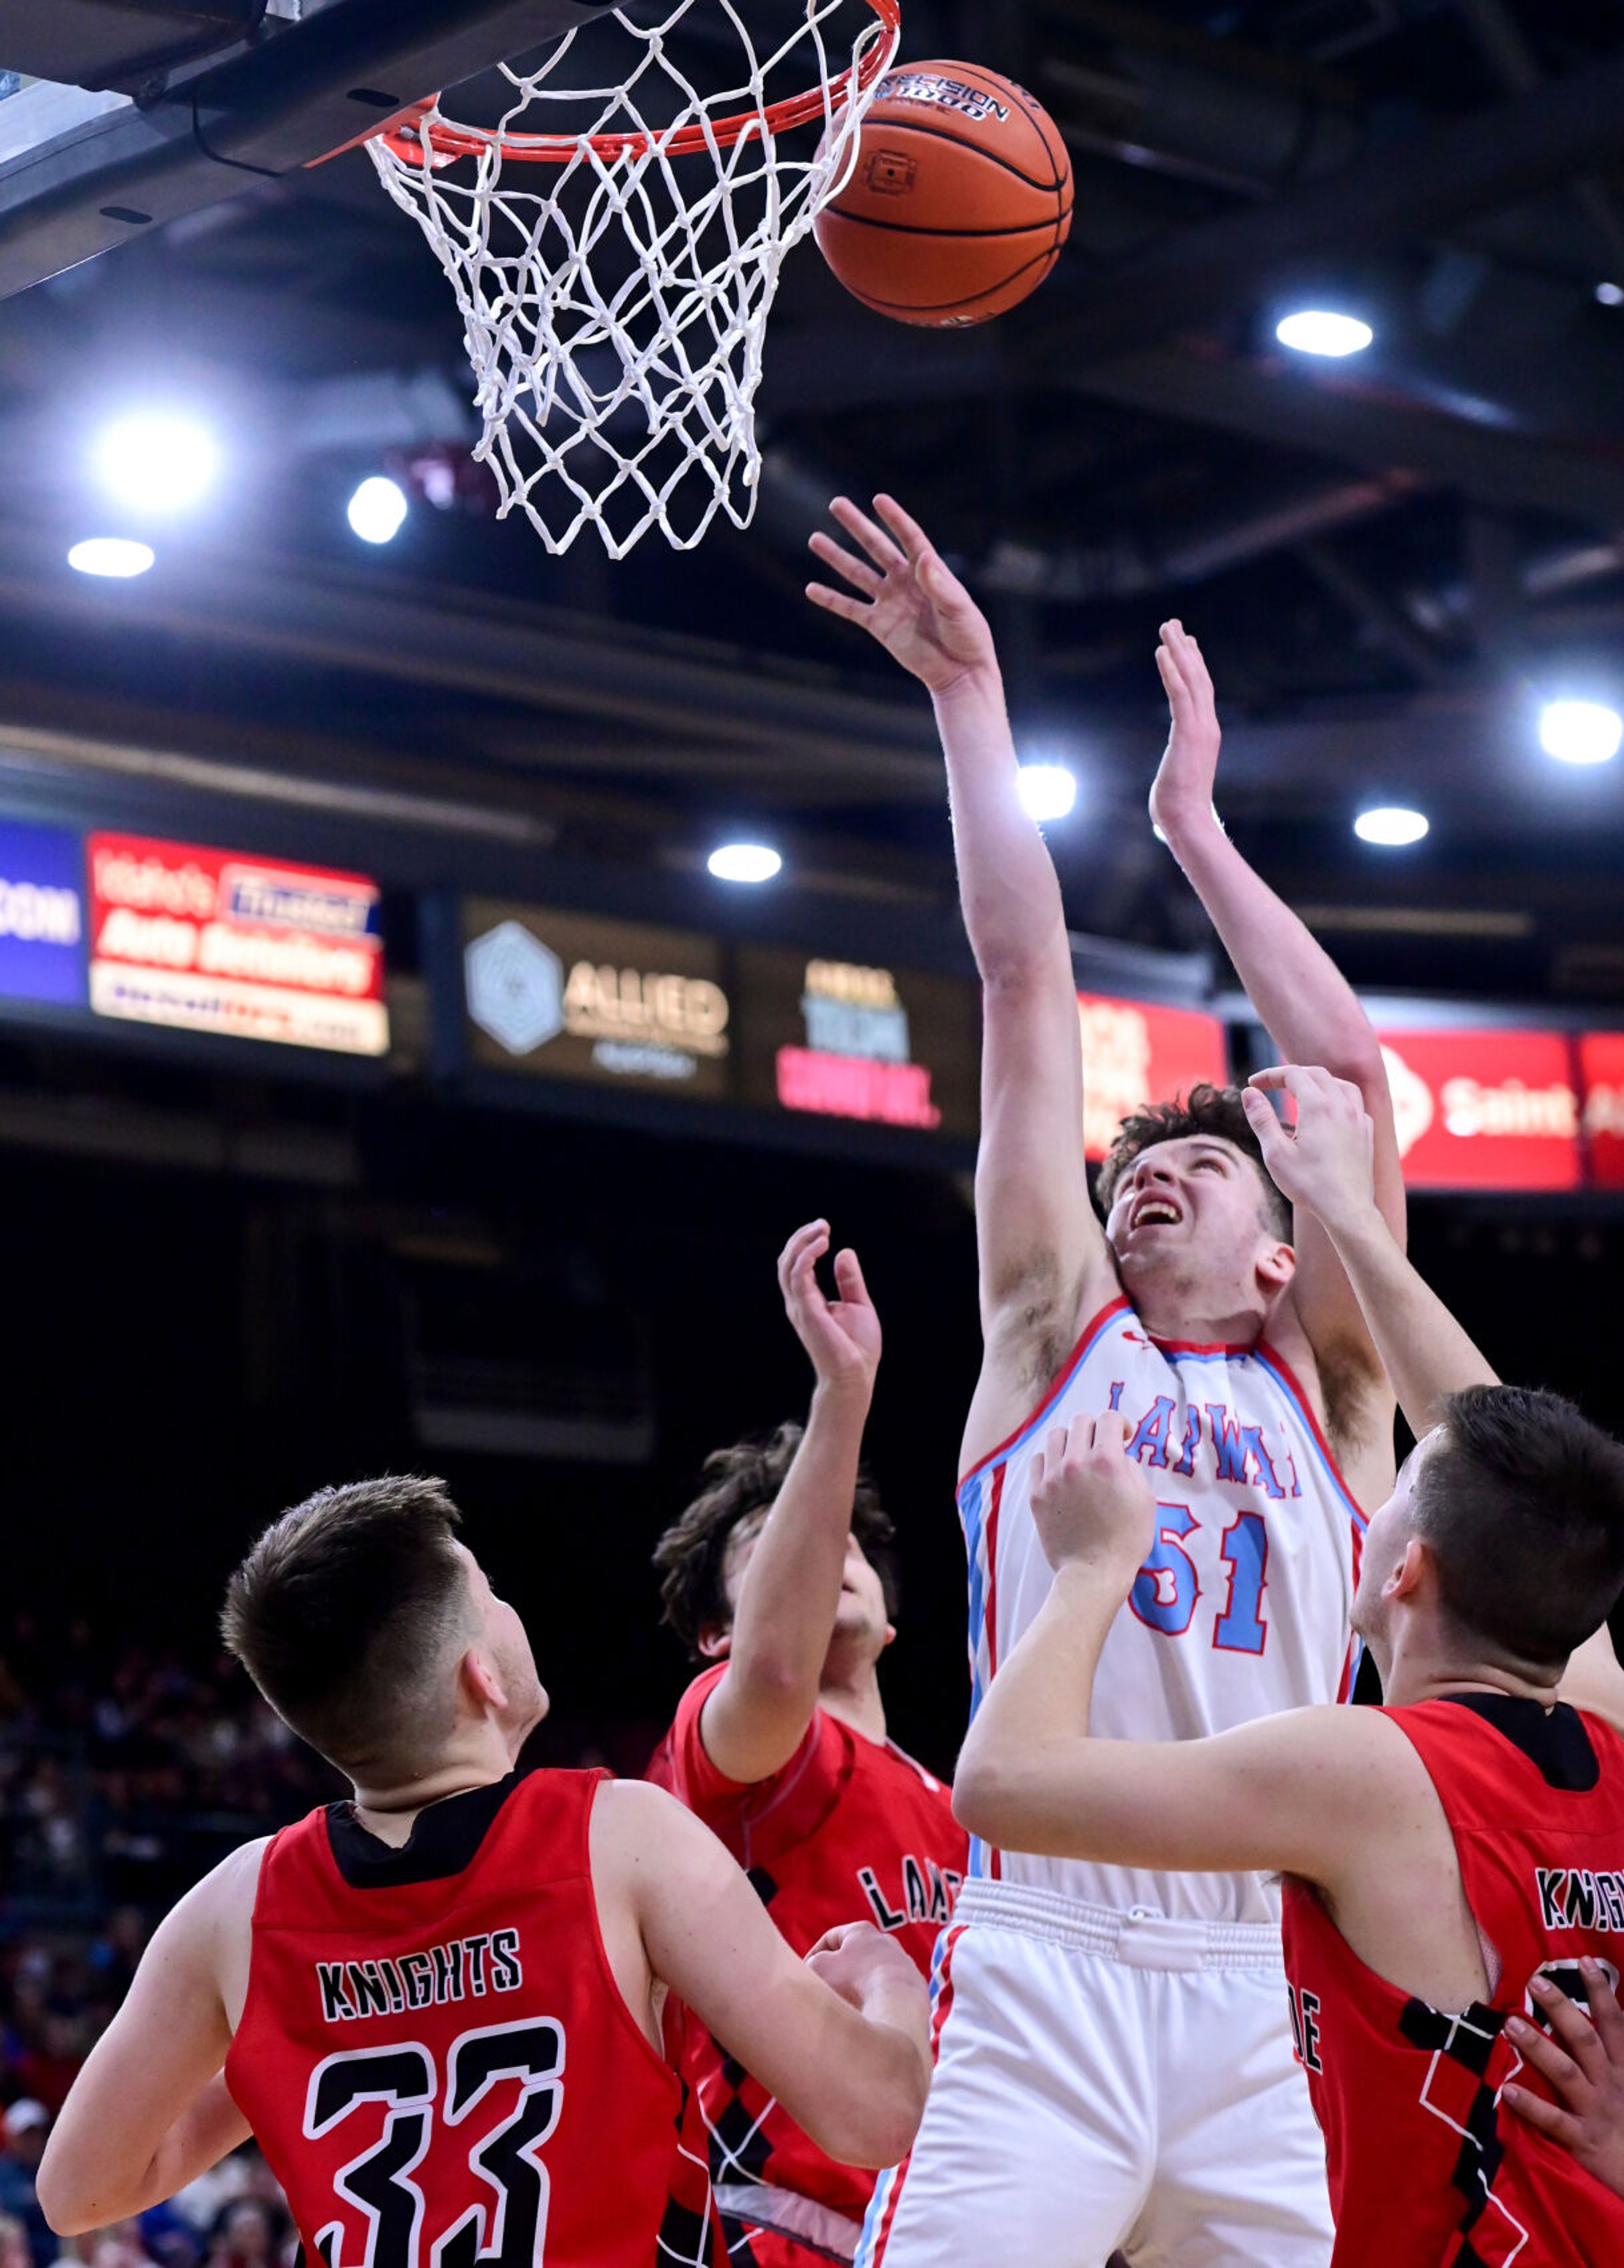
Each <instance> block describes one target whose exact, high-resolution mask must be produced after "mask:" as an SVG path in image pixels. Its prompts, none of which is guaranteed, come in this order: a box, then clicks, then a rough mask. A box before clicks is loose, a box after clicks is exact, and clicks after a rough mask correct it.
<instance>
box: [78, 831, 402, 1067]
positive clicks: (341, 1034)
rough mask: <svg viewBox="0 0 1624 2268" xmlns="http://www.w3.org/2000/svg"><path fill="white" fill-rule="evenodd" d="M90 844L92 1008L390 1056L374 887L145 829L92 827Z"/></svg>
mask: <svg viewBox="0 0 1624 2268" xmlns="http://www.w3.org/2000/svg"><path fill="white" fill-rule="evenodd" d="M86 849H87V851H88V854H89V866H90V900H91V921H90V933H91V961H90V1001H91V1006H92V1008H93V1009H94V1010H95V1011H96V1013H97V1014H98V1015H101V1016H117V1017H122V1018H125V1019H127V1020H130V1021H133V1022H136V1023H144V1024H165V1025H168V1026H171V1027H175V1028H177V1029H180V1030H184V1031H193V1032H223V1033H225V1034H227V1035H230V1036H231V1037H233V1038H236V1039H248V1040H277V1041H282V1042H285V1043H287V1044H289V1045H292V1046H294V1047H303V1048H322V1049H328V1050H329V1051H332V1052H336V1053H339V1054H343V1055H362V1056H380V1055H382V1054H383V1053H384V1052H385V1051H386V1049H388V1044H389V1021H388V1010H387V1009H386V1007H385V1005H384V998H383V944H382V939H381V937H380V932H379V918H378V886H377V884H376V883H375V882H372V881H369V880H367V879H366V877H365V875H362V874H343V873H331V872H329V871H328V869H327V868H325V867H320V866H293V865H287V864H286V863H285V862H284V860H282V859H280V858H253V857H250V856H249V855H248V854H247V853H246V852H241V851H209V850H203V849H200V848H199V847H197V846H196V844H193V843H162V842H156V841H152V840H151V839H149V838H147V837H145V836H129V835H92V836H91V837H90V839H89V842H88V843H87V845H86Z"/></svg>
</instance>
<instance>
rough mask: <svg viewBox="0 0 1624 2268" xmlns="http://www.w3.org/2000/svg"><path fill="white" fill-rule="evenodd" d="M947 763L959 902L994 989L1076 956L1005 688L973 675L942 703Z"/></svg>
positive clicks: (938, 699) (941, 696) (939, 717)
mask: <svg viewBox="0 0 1624 2268" xmlns="http://www.w3.org/2000/svg"><path fill="white" fill-rule="evenodd" d="M934 699H935V711H936V724H937V728H938V730H939V731H940V733H941V747H942V754H943V755H944V756H945V757H946V759H947V768H948V791H949V797H950V799H951V804H952V814H953V847H954V855H955V858H956V860H957V864H958V883H959V900H960V903H961V905H962V906H963V914H964V927H965V929H966V931H967V932H968V933H969V937H970V943H971V950H972V952H973V953H974V954H975V956H976V966H977V967H978V968H979V970H980V971H981V975H982V977H983V979H984V980H985V982H986V983H989V984H996V983H1000V982H1006V981H1008V980H1009V979H1011V978H1013V977H1017V976H1021V975H1022V974H1024V973H1025V972H1026V971H1028V970H1030V969H1031V968H1035V967H1037V966H1039V965H1041V964H1042V963H1044V962H1045V961H1063V963H1064V966H1065V969H1066V974H1067V981H1068V983H1069V980H1070V975H1071V954H1070V948H1069V946H1067V941H1066V913H1065V908H1064V906H1063V905H1062V903H1061V900H1060V886H1059V880H1058V879H1057V877H1056V874H1055V871H1054V862H1053V860H1052V858H1050V856H1049V853H1048V850H1047V849H1046V847H1045V843H1044V839H1043V837H1042V836H1041V835H1040V834H1039V833H1038V831H1037V827H1036V826H1035V825H1034V823H1033V821H1032V820H1031V819H1030V817H1029V815H1028V814H1027V812H1026V810H1025V808H1024V807H1023V806H1022V802H1021V795H1020V789H1019V786H1018V784H1017V775H1018V772H1019V769H1020V767H1019V764H1018V762H1017V761H1016V757H1015V741H1014V739H1013V738H1012V736H1011V733H1010V730H1009V718H1008V711H1006V708H1005V705H1004V689H1003V683H1002V681H1001V680H1000V678H999V677H998V675H997V674H996V673H995V672H994V673H993V674H983V673H976V672H971V673H967V674H966V675H965V676H964V677H963V678H962V679H960V680H959V681H957V682H956V683H955V684H954V685H953V686H952V687H951V688H950V689H949V690H947V691H945V692H941V693H938V694H937V695H936V696H934Z"/></svg>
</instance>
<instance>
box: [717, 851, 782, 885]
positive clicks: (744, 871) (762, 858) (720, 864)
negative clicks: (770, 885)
mask: <svg viewBox="0 0 1624 2268" xmlns="http://www.w3.org/2000/svg"><path fill="white" fill-rule="evenodd" d="M783 864H784V861H783V860H782V858H779V854H778V852H777V851H772V850H769V848H768V847H767V845H766V844H765V843H721V844H720V846H719V847H718V848H717V849H716V850H714V851H712V853H711V855H710V857H709V858H707V859H706V860H705V865H707V866H708V867H709V868H710V870H711V872H712V874H714V875H715V877H716V879H717V880H718V881H719V882H770V881H771V880H772V877H773V876H774V875H775V874H776V873H778V871H779V867H780V866H782V865H783Z"/></svg>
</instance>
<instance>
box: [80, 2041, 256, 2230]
mask: <svg viewBox="0 0 1624 2268" xmlns="http://www.w3.org/2000/svg"><path fill="white" fill-rule="evenodd" d="M248 2132H249V2129H248V2122H247V2119H246V2118H245V2117H243V2115H242V2113H241V2111H240V2110H238V2108H237V2105H236V2104H235V2103H234V2102H233V2100H232V2098H231V2096H230V2095H229V2094H228V2093H227V2092H226V2088H225V2078H224V2075H223V2074H217V2075H216V2077H215V2078H213V2079H211V2080H210V2082H209V2084H208V2086H207V2087H205V2088H204V2089H203V2092H202V2094H201V2095H199V2096H198V2097H197V2099H196V2102H193V2103H192V2104H191V2105H190V2106H189V2108H188V2110H185V2111H183V2112H182V2113H181V2117H179V2118H177V2119H176V2121H175V2123H174V2124H173V2126H172V2127H171V2128H170V2129H169V2131H168V2132H167V2133H166V2134H165V2135H163V2136H162V2138H161V2139H159V2142H158V2144H157V2147H155V2148H150V2147H146V2138H145V2137H144V2136H141V2137H134V2138H131V2140H130V2146H129V2148H128V2150H127V2151H121V2148H120V2139H121V2137H120V2132H119V2123H118V2120H117V2118H116V2117H115V2116H109V2115H107V2106H105V2105H103V2106H100V2107H98V2106H96V2105H93V2104H85V2105H83V2106H81V2107H78V2108H76V2106H75V2104H74V2102H73V2100H72V2097H71V2096H70V2098H69V2102H68V2103H67V2105H66V2106H65V2108H64V2110H63V2116H62V2117H61V2119H60V2120H59V2121H58V2124H57V2126H56V2129H55V2132H53V2134H52V2136H51V2139H50V2141H49V2142H48V2144H47V2146H46V2154H45V2157H44V2159H43V2161H41V2167H40V2173H39V2180H38V2184H37V2187H38V2193H39V2198H40V2207H41V2212H42V2213H44V2215H45V2218H46V2220H48V2222H49V2224H50V2226H51V2228H53V2229H54V2230H55V2232H56V2234H57V2235H58V2236H78V2235H83V2233H84V2232H85V2230H86V2229H90V2228H106V2227H107V2225H108V2223H109V2222H112V2221H115V2220H128V2219H129V2216H130V2215H131V2214H132V2213H144V2212H146V2211H147V2209H148V2207H149V2206H151V2205H161V2204H162V2202H163V2201H164V2199H165V2198H170V2197H173V2195H174V2193H175V2191H177V2190H181V2189H184V2188H185V2186H186V2184H187V2183H188V2182H191V2181H196V2178H197V2176H199V2175H200V2174H203V2173H207V2171H208V2170H209V2169H210V2166H213V2165H218V2162H219V2161H220V2160H221V2159H222V2158H223V2157H225V2155H226V2154H227V2153H228V2152H229V2151H232V2150H234V2149H235V2148H236V2147H238V2145H239V2144H240V2143H241V2142H245V2141H247V2138H248Z"/></svg>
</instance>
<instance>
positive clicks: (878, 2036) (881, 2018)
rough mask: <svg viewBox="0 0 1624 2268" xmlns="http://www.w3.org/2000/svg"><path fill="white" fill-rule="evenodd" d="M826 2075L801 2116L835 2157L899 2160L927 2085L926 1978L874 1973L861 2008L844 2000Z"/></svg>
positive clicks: (863, 2162)
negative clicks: (876, 1976)
mask: <svg viewBox="0 0 1624 2268" xmlns="http://www.w3.org/2000/svg"><path fill="white" fill-rule="evenodd" d="M828 2046H829V2059H828V2067H827V2076H826V2079H825V2080H824V2083H823V2085H822V2086H820V2087H819V2088H818V2089H817V2090H816V2100H815V2102H814V2103H813V2106H812V2109H811V2115H810V2116H809V2117H806V2116H799V2117H798V2123H799V2124H802V2125H804V2126H805V2127H806V2129H807V2132H808V2133H809V2134H810V2135H811V2136H812V2139H813V2140H814V2141H815V2142H816V2144H817V2146H818V2147H819V2148H820V2149H821V2150H823V2151H824V2152H825V2153H826V2154H828V2155H829V2156H830V2157H831V2158H833V2159H834V2160H835V2161H836V2162H837V2163H838V2164H840V2165H844V2166H860V2167H864V2168H868V2169H878V2168H879V2167H882V2166H894V2165H896V2164H897V2162H898V2161H900V2160H901V2159H903V2158H905V2157H906V2156H907V2154H908V2152H909V2151H910V2149H912V2147H913V2138H914V2135H915V2133H916V2132H918V2129H919V2120H920V2119H921V2117H923V2116H924V2113H925V2097H926V2094H927V2093H928V2091H929V2088H930V2073H931V2063H930V2002H929V1999H928V1998H927V1996H926V1992H925V1986H924V1980H923V1979H922V1978H921V1977H918V1976H917V1975H915V1976H913V1977H910V1978H907V1979H897V1978H895V1977H884V1978H882V1979H877V1980H876V1981H875V1983H874V1984H873V1985H871V1986H870V1987H869V1989H868V1990H867V1992H865V1994H864V1996H863V2005H862V2009H861V2012H860V2014H859V2013H858V2012H857V2011H855V2010H852V2009H849V2008H846V2007H845V2006H844V2004H842V2007H841V2011H840V2021H838V2025H837V2028H836V2030H835V2032H834V2034H833V2036H831V2037H830V2041H829V2043H828Z"/></svg>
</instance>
